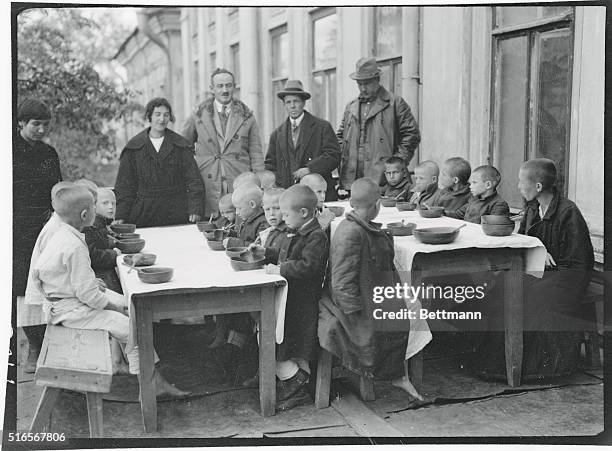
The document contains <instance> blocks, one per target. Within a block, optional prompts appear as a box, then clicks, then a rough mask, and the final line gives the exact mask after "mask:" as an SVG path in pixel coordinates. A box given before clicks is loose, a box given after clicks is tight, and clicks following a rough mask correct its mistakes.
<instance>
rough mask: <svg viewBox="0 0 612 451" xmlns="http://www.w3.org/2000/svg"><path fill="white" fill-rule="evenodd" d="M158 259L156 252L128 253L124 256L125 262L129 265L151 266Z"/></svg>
mask: <svg viewBox="0 0 612 451" xmlns="http://www.w3.org/2000/svg"><path fill="white" fill-rule="evenodd" d="M156 259H157V255H155V254H127V255H124V256H123V263H125V264H126V265H128V266H151V265H154V264H155V260H156Z"/></svg>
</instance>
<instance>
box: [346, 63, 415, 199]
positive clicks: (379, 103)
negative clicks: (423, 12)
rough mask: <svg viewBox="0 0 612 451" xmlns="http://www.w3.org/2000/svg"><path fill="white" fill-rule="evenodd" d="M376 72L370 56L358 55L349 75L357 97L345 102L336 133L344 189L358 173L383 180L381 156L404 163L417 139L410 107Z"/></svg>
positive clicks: (379, 181) (407, 161) (408, 160)
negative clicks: (392, 91)
mask: <svg viewBox="0 0 612 451" xmlns="http://www.w3.org/2000/svg"><path fill="white" fill-rule="evenodd" d="M380 74H381V71H380V69H379V68H378V65H377V64H376V59H374V58H371V57H370V58H360V59H359V60H358V61H357V63H356V65H355V72H353V73H351V74H350V75H349V77H351V78H352V79H353V80H355V81H356V82H357V86H358V87H359V97H357V98H356V99H353V100H351V101H350V102H349V103H348V105H347V106H346V109H345V111H344V115H343V117H342V122H341V123H340V128H339V129H338V133H337V137H338V141H339V143H340V149H341V154H342V158H341V160H340V169H339V173H340V187H341V188H343V189H345V190H348V191H350V189H351V184H352V183H353V182H354V181H355V180H357V179H358V178H361V177H369V178H371V179H373V180H374V181H375V182H377V183H384V181H385V177H384V172H385V160H386V159H387V158H389V157H392V156H397V157H401V158H402V159H403V160H404V161H405V162H406V165H408V163H409V162H410V160H411V159H412V156H413V155H414V151H415V149H416V148H417V146H418V145H419V142H420V141H421V133H420V132H419V126H418V125H417V123H416V121H415V120H414V116H413V115H412V112H411V111H410V107H409V106H408V104H407V103H406V101H405V100H404V99H402V98H401V97H399V96H396V95H395V94H393V93H391V92H389V91H387V90H386V89H385V88H384V87H383V86H381V85H380Z"/></svg>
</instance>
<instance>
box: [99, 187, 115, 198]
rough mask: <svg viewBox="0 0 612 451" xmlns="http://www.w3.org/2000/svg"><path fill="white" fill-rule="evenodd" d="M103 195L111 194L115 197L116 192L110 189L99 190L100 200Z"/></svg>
mask: <svg viewBox="0 0 612 451" xmlns="http://www.w3.org/2000/svg"><path fill="white" fill-rule="evenodd" d="M103 193H110V194H112V195H113V197H115V192H114V191H113V190H112V189H110V188H98V198H99V197H100V194H103Z"/></svg>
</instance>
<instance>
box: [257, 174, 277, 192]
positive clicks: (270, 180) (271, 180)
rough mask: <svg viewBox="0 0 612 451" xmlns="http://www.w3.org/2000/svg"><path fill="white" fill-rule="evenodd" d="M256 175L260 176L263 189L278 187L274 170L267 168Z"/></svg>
mask: <svg viewBox="0 0 612 451" xmlns="http://www.w3.org/2000/svg"><path fill="white" fill-rule="evenodd" d="M256 175H257V177H259V183H260V185H261V189H262V190H264V191H265V190H267V189H270V188H276V175H274V172H272V171H268V170H267V169H265V170H263V171H261V172H258V173H257V174H256Z"/></svg>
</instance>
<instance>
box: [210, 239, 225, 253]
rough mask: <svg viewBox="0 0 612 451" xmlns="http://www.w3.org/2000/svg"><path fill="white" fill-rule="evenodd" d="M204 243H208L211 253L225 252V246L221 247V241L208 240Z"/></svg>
mask: <svg viewBox="0 0 612 451" xmlns="http://www.w3.org/2000/svg"><path fill="white" fill-rule="evenodd" d="M206 243H208V247H209V248H211V249H212V250H213V251H223V250H225V246H224V245H223V241H215V240H208V241H207V242H206Z"/></svg>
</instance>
